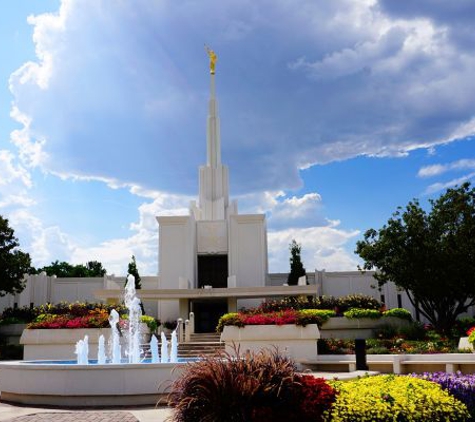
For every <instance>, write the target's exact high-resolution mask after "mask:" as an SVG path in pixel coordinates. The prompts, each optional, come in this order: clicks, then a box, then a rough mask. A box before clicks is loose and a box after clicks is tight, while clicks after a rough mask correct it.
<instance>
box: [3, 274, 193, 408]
mask: <svg viewBox="0 0 475 422" xmlns="http://www.w3.org/2000/svg"><path fill="white" fill-rule="evenodd" d="M125 303H126V306H127V307H128V309H129V320H128V327H127V333H126V335H125V336H124V337H125V338H126V339H127V340H128V342H127V343H126V344H125V345H123V346H124V347H122V346H121V344H120V341H121V335H120V331H119V329H118V323H119V314H118V313H117V312H116V311H115V310H113V311H112V312H111V314H110V316H109V324H110V326H111V336H110V339H109V353H107V351H106V349H107V348H106V341H105V338H104V337H103V336H102V335H101V336H100V337H99V342H98V353H97V360H89V344H88V342H89V339H88V337H87V336H86V337H85V338H83V339H80V340H79V341H78V342H77V344H76V349H75V353H76V355H77V361H59V360H57V361H53V360H44V361H13V362H0V379H1V384H0V389H1V400H2V401H5V402H12V403H19V404H28V405H60V406H71V407H85V406H117V405H119V406H130V405H143V404H156V403H157V400H158V398H159V396H160V395H166V394H167V393H168V391H169V387H170V385H171V382H172V381H173V380H174V379H176V378H177V377H178V376H179V375H180V373H181V371H182V370H183V368H184V365H185V364H186V361H187V360H181V359H178V357H177V349H178V341H177V334H176V332H173V333H172V335H171V341H170V342H169V341H168V340H167V339H166V337H165V334H164V333H163V332H162V333H161V339H162V345H161V356H160V354H159V345H158V340H157V338H156V337H155V336H153V335H152V339H151V342H150V352H151V359H144V357H143V355H144V353H143V352H142V351H141V350H140V328H139V323H140V315H141V307H140V300H139V299H138V298H137V296H136V292H135V280H134V279H133V277H132V276H129V277H128V280H127V285H126V289H125ZM124 337H122V339H123V338H124ZM169 346H170V350H168V349H169ZM122 349H124V353H125V359H123V358H122V356H121V352H122ZM108 355H109V356H108ZM188 361H189V359H188Z"/></svg>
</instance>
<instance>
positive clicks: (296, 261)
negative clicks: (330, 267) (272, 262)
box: [287, 239, 306, 286]
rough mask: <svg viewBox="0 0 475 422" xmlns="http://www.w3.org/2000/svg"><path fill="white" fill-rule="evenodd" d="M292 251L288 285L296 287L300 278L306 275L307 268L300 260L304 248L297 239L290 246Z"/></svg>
mask: <svg viewBox="0 0 475 422" xmlns="http://www.w3.org/2000/svg"><path fill="white" fill-rule="evenodd" d="M289 250H290V273H289V276H288V278H287V284H288V285H289V286H296V285H297V284H298V281H299V278H300V277H302V276H304V275H306V271H305V268H304V266H303V264H302V260H301V259H300V252H301V251H302V246H301V245H299V244H298V243H297V242H296V241H295V239H293V240H292V242H291V243H290V245H289Z"/></svg>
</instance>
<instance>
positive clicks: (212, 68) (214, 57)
mask: <svg viewBox="0 0 475 422" xmlns="http://www.w3.org/2000/svg"><path fill="white" fill-rule="evenodd" d="M205 49H206V52H207V53H208V56H209V71H210V73H211V74H212V75H214V73H215V71H216V62H217V61H218V56H217V55H216V53H215V52H214V51H213V50H211V48H209V47H208V46H207V45H205Z"/></svg>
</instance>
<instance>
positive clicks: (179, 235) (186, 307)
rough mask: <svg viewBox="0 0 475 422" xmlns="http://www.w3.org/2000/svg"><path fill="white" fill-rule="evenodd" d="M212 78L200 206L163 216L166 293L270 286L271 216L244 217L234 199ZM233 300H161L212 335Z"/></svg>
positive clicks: (163, 310) (166, 311)
mask: <svg viewBox="0 0 475 422" xmlns="http://www.w3.org/2000/svg"><path fill="white" fill-rule="evenodd" d="M211 53H212V52H211ZM210 57H211V56H210ZM214 57H215V56H214ZM212 65H214V63H213V62H212ZM210 74H211V84H210V85H211V89H210V98H209V108H208V119H207V160H206V165H204V166H201V167H200V169H199V196H198V202H196V201H193V202H192V203H191V205H190V214H189V215H188V216H180V217H177V216H173V217H157V220H158V224H159V253H158V254H159V268H160V276H159V288H160V289H177V288H180V289H216V288H219V289H226V288H236V287H242V288H246V287H264V286H265V284H266V277H267V273H268V266H267V231H266V217H265V215H264V214H246V215H243V214H239V213H238V206H237V201H230V199H229V172H228V168H227V167H226V166H225V165H223V164H222V162H221V137H220V124H219V115H218V101H217V99H216V89H215V71H214V66H213V67H211V72H210ZM228 302H229V300H228V298H226V297H219V298H218V297H216V298H214V299H209V298H208V299H200V298H195V299H187V298H183V299H181V300H179V301H178V302H176V301H175V302H171V301H161V302H160V309H159V314H162V315H174V314H184V313H186V311H193V312H194V314H195V318H196V323H197V327H196V329H197V331H203V330H205V331H206V330H208V329H209V328H210V327H208V326H207V325H209V323H210V324H213V325H214V326H216V324H215V323H216V320H217V318H218V317H219V316H220V315H222V314H224V313H226V312H228V309H229V307H230V306H231V308H235V307H236V304H235V303H230V304H228ZM240 305H241V304H240ZM242 305H244V303H242ZM180 307H181V311H180Z"/></svg>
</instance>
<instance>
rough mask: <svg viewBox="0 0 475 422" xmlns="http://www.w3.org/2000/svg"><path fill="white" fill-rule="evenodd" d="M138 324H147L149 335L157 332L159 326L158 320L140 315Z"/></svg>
mask: <svg viewBox="0 0 475 422" xmlns="http://www.w3.org/2000/svg"><path fill="white" fill-rule="evenodd" d="M140 322H143V323H145V324H147V327H148V329H149V330H150V332H151V333H154V332H155V331H157V328H158V327H159V326H160V325H161V323H160V320H159V319H156V318H154V317H151V316H149V315H142V316H141V317H140Z"/></svg>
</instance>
